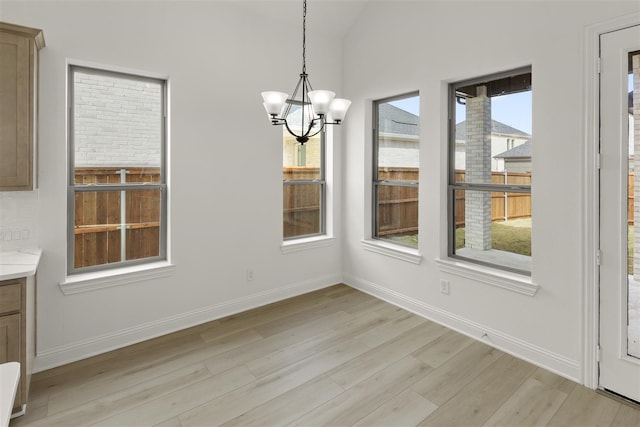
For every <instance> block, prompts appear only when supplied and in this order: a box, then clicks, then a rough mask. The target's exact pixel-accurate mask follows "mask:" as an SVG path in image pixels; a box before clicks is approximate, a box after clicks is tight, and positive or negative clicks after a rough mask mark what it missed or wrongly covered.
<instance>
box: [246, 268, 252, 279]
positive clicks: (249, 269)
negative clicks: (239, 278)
mask: <svg viewBox="0 0 640 427" xmlns="http://www.w3.org/2000/svg"><path fill="white" fill-rule="evenodd" d="M252 280H253V269H252V268H248V269H247V282H251V281H252Z"/></svg>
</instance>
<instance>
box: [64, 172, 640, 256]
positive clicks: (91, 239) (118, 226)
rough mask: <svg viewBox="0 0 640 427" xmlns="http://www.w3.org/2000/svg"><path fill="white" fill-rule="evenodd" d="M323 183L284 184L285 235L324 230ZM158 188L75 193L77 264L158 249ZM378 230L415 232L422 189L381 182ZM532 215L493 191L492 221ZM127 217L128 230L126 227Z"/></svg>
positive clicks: (141, 175)
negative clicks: (321, 206)
mask: <svg viewBox="0 0 640 427" xmlns="http://www.w3.org/2000/svg"><path fill="white" fill-rule="evenodd" d="M127 171H128V173H127V174H126V182H159V179H160V176H159V170H158V169H157V168H128V169H127ZM379 175H380V178H381V179H386V180H408V181H418V178H419V171H418V170H417V169H416V168H385V170H381V171H380V172H379ZM121 176H122V175H121V173H120V169H118V168H76V174H75V180H76V183H84V184H89V183H119V182H121ZM318 177H319V169H318V168H284V169H283V179H284V180H296V179H314V178H318ZM633 177H634V176H633V172H630V174H629V196H628V212H629V224H633ZM464 178H465V176H464V171H457V172H456V181H457V182H461V181H464ZM504 180H505V175H504V173H500V172H494V173H493V174H492V182H493V183H496V184H503V183H504V182H505V181H504ZM507 183H508V184H522V185H530V184H531V175H530V174H528V173H513V174H508V175H507ZM322 191H323V189H322V185H321V184H318V183H313V184H306V185H291V184H287V183H285V184H284V186H283V228H284V237H285V238H286V237H294V236H301V235H308V234H315V233H319V232H320V221H321V217H320V203H321V199H322V198H321V195H322ZM160 197H161V195H160V192H159V191H157V190H140V191H128V192H125V194H124V198H123V194H121V192H120V191H110V192H83V193H77V195H76V204H75V215H76V225H75V245H76V246H75V248H76V250H75V266H76V268H80V267H85V266H90V265H98V264H105V263H110V262H118V261H120V260H121V259H123V256H122V255H123V254H122V250H121V249H122V248H123V245H122V244H121V241H122V236H123V235H124V236H125V245H124V248H125V253H124V259H136V258H143V257H149V256H156V255H158V254H159V247H160V246H159V245H160V243H159V242H160ZM378 197H379V207H378V209H379V210H378V221H379V234H380V235H381V236H385V235H403V234H404V235H411V234H416V233H417V232H418V190H417V189H416V188H412V187H391V186H381V187H380V190H379V194H378ZM455 198H456V200H455V209H456V226H457V227H464V209H465V208H464V205H465V200H464V191H461V190H457V191H456V194H455ZM122 201H124V202H125V204H126V209H125V211H126V213H125V221H124V222H123V221H121V207H122ZM530 216H531V196H530V195H529V194H526V193H508V194H505V193H502V192H494V193H492V197H491V217H492V219H493V220H494V221H504V220H508V219H514V218H528V217H530ZM123 223H124V228H125V233H123V232H122V228H123Z"/></svg>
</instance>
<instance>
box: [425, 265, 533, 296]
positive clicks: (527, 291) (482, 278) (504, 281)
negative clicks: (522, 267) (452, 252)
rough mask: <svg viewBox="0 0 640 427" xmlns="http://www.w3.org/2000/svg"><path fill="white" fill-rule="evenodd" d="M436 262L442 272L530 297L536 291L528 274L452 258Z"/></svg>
mask: <svg viewBox="0 0 640 427" xmlns="http://www.w3.org/2000/svg"><path fill="white" fill-rule="evenodd" d="M436 263H437V264H438V266H439V267H440V271H442V272H444V273H449V274H453V275H455V276H460V277H464V278H467V279H472V280H475V281H477V282H481V283H484V284H487V285H492V286H497V287H498V288H502V289H507V290H509V291H512V292H516V293H519V294H523V295H528V296H530V297H532V296H534V295H535V294H536V293H537V292H538V288H539V286H538V285H536V284H534V283H533V282H532V281H531V277H528V276H523V275H520V274H516V273H510V272H507V271H502V270H497V269H494V268H490V267H484V266H480V265H475V264H471V263H466V262H461V261H455V260H452V259H436Z"/></svg>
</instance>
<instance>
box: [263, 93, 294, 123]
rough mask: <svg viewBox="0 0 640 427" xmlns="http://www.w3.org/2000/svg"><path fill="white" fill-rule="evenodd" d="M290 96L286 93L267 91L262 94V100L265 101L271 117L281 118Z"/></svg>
mask: <svg viewBox="0 0 640 427" xmlns="http://www.w3.org/2000/svg"><path fill="white" fill-rule="evenodd" d="M288 97H289V95H288V94H286V93H284V92H275V91H267V92H262V99H263V100H264V103H263V105H264V108H265V110H267V113H268V114H269V115H271V116H276V117H277V116H280V113H282V110H283V109H284V104H285V103H286V102H287V98H288Z"/></svg>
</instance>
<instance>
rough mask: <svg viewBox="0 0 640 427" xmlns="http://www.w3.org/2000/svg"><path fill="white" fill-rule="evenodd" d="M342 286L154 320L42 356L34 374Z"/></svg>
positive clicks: (315, 284)
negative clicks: (295, 297)
mask: <svg viewBox="0 0 640 427" xmlns="http://www.w3.org/2000/svg"><path fill="white" fill-rule="evenodd" d="M341 282H342V276H341V275H340V274H334V275H328V276H323V277H318V278H315V279H313V280H307V281H304V282H300V283H295V284H291V285H287V286H283V287H280V288H277V289H271V290H268V291H264V292H259V293H256V294H252V295H247V296H244V297H241V298H237V299H234V300H230V301H225V302H222V303H219V304H215V305H212V306H209V307H203V308H200V309H197V310H193V311H190V312H188V313H182V314H178V315H175V316H171V317H168V318H165V319H160V320H155V321H153V322H149V323H144V324H141V325H137V326H133V327H131V328H127V329H123V330H121V331H116V332H113V333H110V334H105V335H101V336H97V337H93V338H89V339H86V340H82V341H78V342H74V343H69V344H65V345H62V346H59V347H55V348H52V349H48V350H45V351H43V352H39V353H38V354H37V355H36V358H35V360H34V372H40V371H44V370H47V369H51V368H55V367H57V366H61V365H65V364H67V363H71V362H75V361H78V360H82V359H86V358H88V357H91V356H96V355H98V354H102V353H106V352H108V351H111V350H115V349H118V348H122V347H126V346H128V345H132V344H137V343H139V342H142V341H146V340H148V339H151V338H156V337H159V336H162V335H166V334H169V333H172V332H176V331H179V330H182V329H186V328H190V327H192V326H196V325H199V324H202V323H206V322H210V321H212V320H216V319H220V318H222V317H226V316H230V315H232V314H236V313H240V312H243V311H246V310H251V309H252V308H256V307H260V306H263V305H266V304H271V303H273V302H277V301H281V300H283V299H287V298H291V297H294V296H297V295H301V294H304V293H308V292H312V291H315V290H318V289H322V288H326V287H329V286H333V285H335V284H337V283H341Z"/></svg>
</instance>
